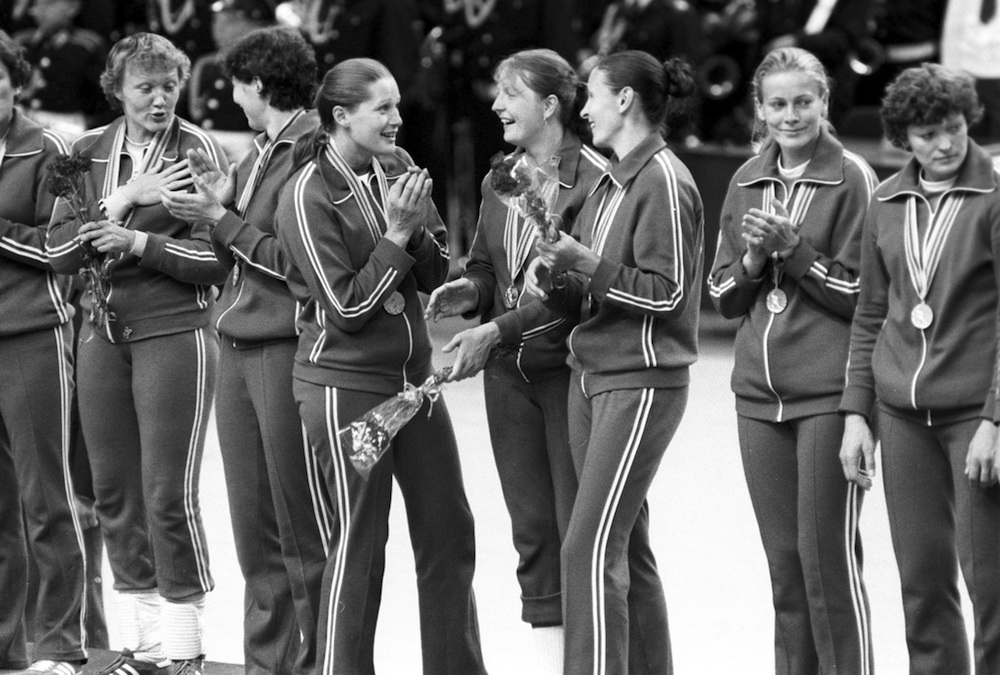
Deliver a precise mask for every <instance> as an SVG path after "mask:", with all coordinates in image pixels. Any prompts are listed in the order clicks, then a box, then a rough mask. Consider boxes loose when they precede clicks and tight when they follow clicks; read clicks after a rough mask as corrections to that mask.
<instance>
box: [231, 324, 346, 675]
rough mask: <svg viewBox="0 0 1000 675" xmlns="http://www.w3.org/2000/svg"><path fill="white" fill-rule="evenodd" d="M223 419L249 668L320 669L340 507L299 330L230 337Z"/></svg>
mask: <svg viewBox="0 0 1000 675" xmlns="http://www.w3.org/2000/svg"><path fill="white" fill-rule="evenodd" d="M220 343H221V345H220V355H219V386H218V394H217V395H216V399H215V400H216V425H217V427H218V431H219V446H220V447H221V450H222V464H223V468H224V470H225V474H226V488H227V492H228V495H229V512H230V516H231V520H232V524H233V537H234V540H235V544H236V558H237V560H238V561H239V565H240V570H241V571H242V573H243V578H244V580H245V582H246V587H245V593H244V615H243V654H244V664H245V670H246V672H247V674H248V675H272V674H274V673H286V674H289V675H290V674H292V673H295V674H297V675H298V674H301V675H306V674H308V673H312V672H313V669H314V668H315V665H316V624H317V618H318V616H319V598H320V591H321V587H322V580H323V569H324V567H325V566H326V551H327V545H328V543H329V538H330V527H331V523H332V513H331V509H330V505H329V499H328V498H327V496H326V486H325V484H324V481H323V474H322V471H321V469H320V467H319V462H318V461H317V459H316V457H315V455H314V454H313V451H312V448H311V447H310V446H309V443H308V441H307V440H306V434H305V429H304V428H303V426H302V421H301V420H300V419H299V411H298V407H297V406H296V404H295V397H294V396H293V394H292V364H293V363H294V360H295V350H296V347H297V344H298V340H297V339H296V338H292V339H290V340H283V341H278V342H270V343H267V344H263V345H243V344H240V343H238V342H237V343H234V341H233V339H232V338H230V337H227V336H225V335H223V336H221V340H220Z"/></svg>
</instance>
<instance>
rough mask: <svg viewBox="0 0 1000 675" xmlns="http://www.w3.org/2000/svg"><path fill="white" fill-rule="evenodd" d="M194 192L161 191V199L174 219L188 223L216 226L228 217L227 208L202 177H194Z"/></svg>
mask: <svg viewBox="0 0 1000 675" xmlns="http://www.w3.org/2000/svg"><path fill="white" fill-rule="evenodd" d="M194 187H195V191H194V192H187V191H181V192H178V191H173V190H167V189H162V190H160V198H161V199H162V201H163V205H164V206H165V207H166V208H167V211H169V212H170V215H172V216H173V217H174V218H177V219H179V220H183V221H185V222H188V223H197V224H202V223H204V224H208V225H215V224H216V223H218V222H219V220H221V219H222V217H223V216H224V215H226V207H225V206H223V205H222V204H221V203H220V202H219V198H218V195H217V194H216V193H215V192H214V191H213V190H212V188H211V187H210V186H209V185H207V184H206V183H205V181H204V179H203V178H202V177H201V176H195V177H194Z"/></svg>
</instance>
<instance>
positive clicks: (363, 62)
mask: <svg viewBox="0 0 1000 675" xmlns="http://www.w3.org/2000/svg"><path fill="white" fill-rule="evenodd" d="M387 77H388V78H391V77H392V73H390V72H389V69H388V68H386V67H385V65H384V64H383V63H382V62H381V61H376V60H375V59H368V58H354V59H347V60H345V61H341V62H340V63H338V64H336V65H335V66H333V68H330V70H328V71H326V75H324V76H323V82H322V83H320V85H319V89H317V90H316V98H315V100H314V101H313V106H314V107H315V108H316V112H317V113H318V114H319V127H318V128H317V129H316V130H315V131H313V132H312V133H307V134H304V135H302V136H300V137H299V139H298V140H297V141H296V142H295V149H294V150H293V151H292V170H291V171H292V173H294V172H295V171H296V170H298V169H299V168H300V167H301V166H302V165H303V164H305V163H306V162H308V161H309V160H310V159H312V158H313V157H315V156H316V153H317V152H318V151H319V150H320V149H321V148H322V147H323V146H324V145H326V142H327V139H328V137H329V133H330V132H331V131H332V130H333V125H334V124H335V122H334V120H333V109H334V108H336V107H337V106H340V107H341V108H345V109H346V110H354V109H355V108H357V107H358V106H359V105H361V104H362V103H364V102H365V101H367V100H368V98H369V97H370V96H371V86H372V85H373V84H375V83H376V82H378V81H379V80H382V79H385V78H387Z"/></svg>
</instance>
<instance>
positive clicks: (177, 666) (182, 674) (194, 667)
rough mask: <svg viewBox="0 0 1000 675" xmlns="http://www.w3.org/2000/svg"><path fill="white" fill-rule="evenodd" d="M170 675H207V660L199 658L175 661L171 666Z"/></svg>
mask: <svg viewBox="0 0 1000 675" xmlns="http://www.w3.org/2000/svg"><path fill="white" fill-rule="evenodd" d="M170 675H205V660H204V659H203V658H202V657H200V656H199V657H198V658H196V659H184V660H183V661H174V662H173V663H172V664H170Z"/></svg>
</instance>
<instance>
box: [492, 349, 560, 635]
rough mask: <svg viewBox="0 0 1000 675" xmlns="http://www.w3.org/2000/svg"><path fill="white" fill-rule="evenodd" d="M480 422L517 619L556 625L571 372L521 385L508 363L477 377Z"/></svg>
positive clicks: (504, 361)
mask: <svg viewBox="0 0 1000 675" xmlns="http://www.w3.org/2000/svg"><path fill="white" fill-rule="evenodd" d="M483 383H484V389H485V396H486V420H487V422H488V423H489V427H490V441H491V444H492V446H493V457H494V459H495V460H496V465H497V471H498V473H499V475H500V487H501V488H502V490H503V495H504V501H505V502H506V504H507V512H508V513H509V514H510V521H511V528H512V531H513V535H514V548H515V549H516V550H517V553H518V563H517V581H518V583H519V584H520V586H521V619H522V620H523V621H525V622H526V623H529V624H531V625H533V626H558V625H561V624H562V622H563V621H562V590H561V588H562V582H561V576H562V573H561V570H560V566H561V563H560V550H561V547H562V540H563V537H564V536H565V534H566V529H567V527H568V526H569V518H570V513H571V512H572V510H573V502H574V500H575V499H576V489H577V480H576V470H575V469H574V468H573V457H572V456H571V454H570V451H569V423H568V421H567V417H566V404H567V400H566V398H567V391H568V388H569V370H566V371H563V372H561V373H559V374H558V375H556V376H555V377H550V378H548V379H546V380H543V381H541V382H536V383H531V382H526V381H525V380H524V377H523V376H522V375H521V373H520V370H519V369H518V367H517V364H516V363H515V362H514V358H513V357H501V358H500V359H497V360H495V361H493V362H491V363H489V364H488V365H487V366H486V368H485V370H484V372H483Z"/></svg>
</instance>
